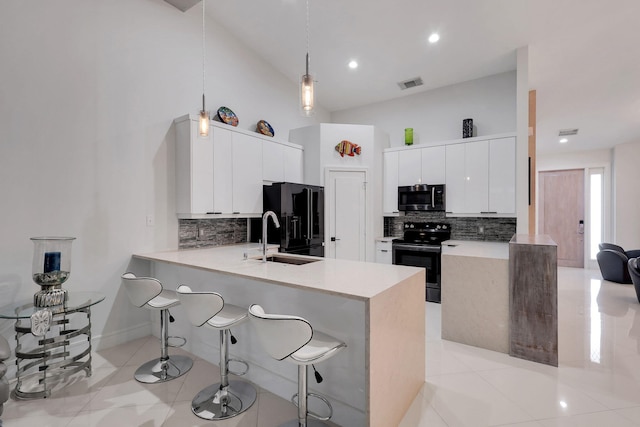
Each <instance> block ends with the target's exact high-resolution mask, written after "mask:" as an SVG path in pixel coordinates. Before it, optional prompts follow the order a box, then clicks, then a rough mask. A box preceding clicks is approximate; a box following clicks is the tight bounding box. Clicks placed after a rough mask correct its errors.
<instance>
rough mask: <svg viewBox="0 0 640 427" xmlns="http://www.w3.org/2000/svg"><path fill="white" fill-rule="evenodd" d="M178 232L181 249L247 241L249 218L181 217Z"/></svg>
mask: <svg viewBox="0 0 640 427" xmlns="http://www.w3.org/2000/svg"><path fill="white" fill-rule="evenodd" d="M178 233H179V237H178V247H179V248H180V249H189V248H205V247H209V246H221V245H232V244H234V243H244V242H246V241H247V219H246V218H220V219H181V220H179V225H178Z"/></svg>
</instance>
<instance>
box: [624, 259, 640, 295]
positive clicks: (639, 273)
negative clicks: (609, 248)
mask: <svg viewBox="0 0 640 427" xmlns="http://www.w3.org/2000/svg"><path fill="white" fill-rule="evenodd" d="M639 262H640V261H638V258H631V259H629V262H628V264H627V265H628V267H629V275H630V276H631V281H632V282H633V287H634V288H636V298H638V302H640V264H639Z"/></svg>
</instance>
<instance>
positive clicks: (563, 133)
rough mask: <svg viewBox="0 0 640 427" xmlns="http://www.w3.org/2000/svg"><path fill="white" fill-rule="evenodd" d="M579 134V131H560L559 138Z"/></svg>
mask: <svg viewBox="0 0 640 427" xmlns="http://www.w3.org/2000/svg"><path fill="white" fill-rule="evenodd" d="M577 134H578V129H560V132H559V133H558V136H571V135H577Z"/></svg>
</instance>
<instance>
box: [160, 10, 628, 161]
mask: <svg viewBox="0 0 640 427" xmlns="http://www.w3.org/2000/svg"><path fill="white" fill-rule="evenodd" d="M167 1H170V0H167ZM171 1H182V2H191V3H196V1H195V0H171ZM306 4H307V3H306V1H305V0H260V1H253V2H249V1H232V2H220V1H217V0H207V4H206V6H207V14H208V15H209V17H210V18H211V19H212V20H213V21H214V22H216V23H217V24H219V25H221V26H223V27H224V28H225V29H226V31H227V32H228V33H230V34H232V35H233V36H234V37H235V38H237V39H239V40H240V41H241V42H243V43H245V44H246V45H248V46H249V47H251V48H252V49H253V50H254V51H255V52H256V55H259V56H260V57H262V58H263V59H264V60H265V61H268V62H269V63H271V64H273V66H274V67H276V68H277V69H278V70H280V71H281V72H282V73H283V74H284V75H286V76H288V77H289V78H290V79H291V80H292V81H298V80H299V78H300V75H301V74H302V73H303V71H304V57H305V53H306V51H307V39H306ZM309 7H310V14H309V36H310V37H309V53H310V56H311V71H312V73H313V74H314V78H315V79H316V80H317V81H318V84H317V89H316V91H317V102H318V103H319V104H321V105H322V106H324V107H325V108H327V109H328V110H329V111H332V112H333V111H340V110H343V109H348V108H352V107H357V106H361V105H366V104H370V103H375V102H379V101H384V100H388V99H391V98H396V97H402V96H406V95H411V94H414V93H418V92H420V91H426V90H429V89H433V88H437V87H442V86H446V85H451V84H455V83H459V82H462V81H466V80H472V79H476V78H480V77H484V76H488V75H491V74H496V73H500V72H504V71H509V70H514V69H515V68H516V53H515V51H516V49H518V48H520V47H523V46H528V47H529V87H530V89H535V90H536V91H537V102H538V105H537V118H538V122H537V132H538V148H539V152H563V151H577V150H589V149H597V148H605V147H611V146H613V145H615V144H620V143H626V142H633V141H638V140H639V139H638V136H639V135H640V78H639V77H638V76H640V49H639V48H638V47H637V42H638V39H639V38H640V37H639V36H638V31H637V30H636V21H637V17H638V16H640V1H638V0H608V1H603V0H447V1H442V0H395V1H392V2H390V1H381V0H373V1H372V0H347V1H344V0H309ZM433 32H437V33H439V35H440V41H439V42H438V43H436V44H430V43H429V42H428V41H427V38H428V37H429V35H430V34H431V33H433ZM219 42H221V43H223V42H224V40H220V41H219ZM352 59H354V60H357V61H358V63H359V67H358V68H357V69H355V70H352V69H350V68H349V67H348V66H347V64H348V62H349V61H350V60H352ZM414 77H421V78H422V80H423V82H424V84H423V85H422V86H419V87H415V88H412V89H408V90H404V91H401V90H400V88H399V87H398V84H397V83H398V82H400V81H403V80H407V79H412V78H414ZM566 128H578V129H579V132H578V135H576V136H574V137H571V138H570V141H569V143H567V144H559V143H558V139H559V138H558V132H559V130H561V129H566Z"/></svg>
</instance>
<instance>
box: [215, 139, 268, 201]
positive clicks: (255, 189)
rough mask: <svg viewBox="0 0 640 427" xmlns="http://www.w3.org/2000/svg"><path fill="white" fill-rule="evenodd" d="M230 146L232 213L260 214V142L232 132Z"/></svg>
mask: <svg viewBox="0 0 640 427" xmlns="http://www.w3.org/2000/svg"><path fill="white" fill-rule="evenodd" d="M214 143H215V135H214ZM232 144H233V147H232V150H231V153H232V158H233V174H232V177H233V178H232V185H233V210H232V213H234V214H238V213H240V214H262V141H261V140H260V138H256V137H253V136H249V135H245V134H242V133H235V132H234V133H233V134H232Z"/></svg>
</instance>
